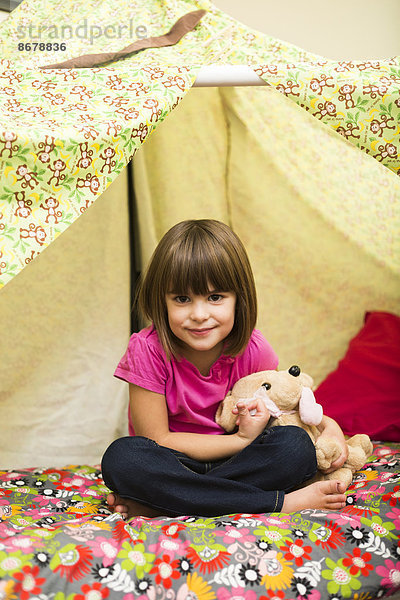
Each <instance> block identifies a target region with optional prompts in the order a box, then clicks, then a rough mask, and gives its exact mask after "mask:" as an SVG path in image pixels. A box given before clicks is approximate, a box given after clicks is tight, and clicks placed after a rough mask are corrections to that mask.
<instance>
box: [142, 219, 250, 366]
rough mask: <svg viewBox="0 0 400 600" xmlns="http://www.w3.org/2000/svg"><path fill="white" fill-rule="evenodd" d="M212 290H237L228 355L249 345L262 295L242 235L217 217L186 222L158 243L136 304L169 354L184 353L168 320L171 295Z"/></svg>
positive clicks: (198, 293) (204, 292)
mask: <svg viewBox="0 0 400 600" xmlns="http://www.w3.org/2000/svg"><path fill="white" fill-rule="evenodd" d="M210 286H211V290H216V291H219V292H235V293H236V308H235V322H234V326H233V329H232V331H231V333H230V334H229V335H228V337H227V338H226V346H225V347H224V354H228V355H231V356H235V355H237V354H240V353H241V352H243V350H244V349H245V347H246V345H247V343H248V341H249V338H250V335H251V333H252V331H253V329H254V327H255V324H256V320H257V296H256V289H255V284H254V277H253V273H252V270H251V266H250V262H249V259H248V256H247V253H246V250H245V248H244V246H243V244H242V242H241V241H240V239H239V238H238V236H237V235H236V234H235V233H234V232H233V231H232V229H230V227H228V226H227V225H225V224H224V223H222V222H220V221H215V220H213V219H198V220H189V221H182V222H181V223H177V224H176V225H174V226H173V227H172V228H171V229H170V230H169V231H167V233H166V234H165V235H164V237H163V238H162V239H161V241H160V242H159V244H158V246H157V248H156V249H155V251H154V253H153V256H152V258H151V260H150V263H149V265H148V268H147V270H146V272H145V274H144V277H143V279H142V282H141V285H140V287H139V290H138V295H137V305H138V308H139V310H140V312H141V313H142V315H143V316H144V317H145V318H148V319H150V320H151V321H152V322H153V324H154V326H155V328H156V330H157V333H158V336H159V339H160V342H161V344H162V346H163V348H164V350H165V352H166V354H167V357H168V358H170V356H171V354H173V355H174V356H179V340H178V338H176V336H175V335H174V334H173V333H172V331H171V329H170V327H169V323H168V313H167V305H166V294H167V293H169V292H173V293H176V294H177V295H187V294H188V293H189V292H190V293H192V294H195V295H206V294H208V292H209V291H210Z"/></svg>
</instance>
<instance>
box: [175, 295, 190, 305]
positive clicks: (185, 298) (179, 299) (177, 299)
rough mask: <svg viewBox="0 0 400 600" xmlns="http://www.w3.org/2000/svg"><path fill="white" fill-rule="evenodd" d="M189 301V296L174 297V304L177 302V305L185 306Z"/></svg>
mask: <svg viewBox="0 0 400 600" xmlns="http://www.w3.org/2000/svg"><path fill="white" fill-rule="evenodd" d="M188 301H189V296H176V297H175V302H177V303H178V304H185V302H188Z"/></svg>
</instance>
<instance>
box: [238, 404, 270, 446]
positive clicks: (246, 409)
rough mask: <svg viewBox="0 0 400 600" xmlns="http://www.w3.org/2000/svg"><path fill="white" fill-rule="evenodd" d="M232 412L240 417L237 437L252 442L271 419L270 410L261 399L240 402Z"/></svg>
mask: <svg viewBox="0 0 400 600" xmlns="http://www.w3.org/2000/svg"><path fill="white" fill-rule="evenodd" d="M232 412H233V413H234V414H237V415H238V418H237V420H236V425H237V426H238V432H237V435H238V436H239V437H242V438H244V439H246V440H250V441H251V442H252V441H253V440H255V439H256V437H257V436H258V435H260V433H262V432H263V431H264V429H265V427H266V426H267V424H268V421H269V417H270V414H269V410H268V409H267V407H266V406H265V404H264V402H263V401H262V400H261V399H260V398H257V399H256V400H251V401H250V402H243V401H241V400H240V401H239V402H238V403H237V405H236V406H235V407H234V408H233V409H232Z"/></svg>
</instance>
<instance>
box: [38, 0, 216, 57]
mask: <svg viewBox="0 0 400 600" xmlns="http://www.w3.org/2000/svg"><path fill="white" fill-rule="evenodd" d="M206 13H207V11H206V10H195V11H192V12H189V13H186V15H183V17H181V18H180V19H178V20H177V22H176V23H175V24H174V25H173V26H172V28H171V29H170V31H168V33H165V34H164V35H159V36H157V37H150V38H144V39H140V40H136V42H134V43H133V44H130V45H129V46H126V48H123V49H122V50H119V51H118V52H101V53H99V54H83V55H82V56H77V57H76V58H70V59H69V60H66V61H64V62H61V63H55V64H52V65H45V66H43V67H40V68H41V69H82V68H87V67H98V66H100V65H102V64H104V63H108V62H114V61H115V60H118V59H120V58H123V57H124V56H128V55H129V54H132V53H133V52H138V51H139V50H144V49H145V48H161V47H163V46H173V45H174V44H176V43H177V42H179V40H180V39H181V38H183V36H184V35H185V34H186V33H188V32H189V31H192V29H194V28H195V27H196V25H197V24H198V22H199V21H200V19H201V18H202V17H204V15H205V14H206Z"/></svg>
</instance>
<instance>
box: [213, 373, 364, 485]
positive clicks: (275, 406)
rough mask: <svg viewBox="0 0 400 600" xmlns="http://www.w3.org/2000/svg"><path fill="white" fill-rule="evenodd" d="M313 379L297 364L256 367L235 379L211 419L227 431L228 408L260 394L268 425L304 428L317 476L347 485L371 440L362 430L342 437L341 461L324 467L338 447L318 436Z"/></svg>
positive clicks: (232, 418)
mask: <svg viewBox="0 0 400 600" xmlns="http://www.w3.org/2000/svg"><path fill="white" fill-rule="evenodd" d="M312 386H313V380H312V378H311V377H310V376H309V375H307V374H306V373H301V371H300V368H299V367H298V366H292V367H290V369H288V370H287V371H260V372H258V373H253V374H252V375H248V376H247V377H243V378H242V379H239V381H237V382H236V383H235V385H234V386H233V389H232V391H231V392H229V393H228V394H227V396H226V397H225V399H224V400H223V401H222V402H221V404H220V405H219V407H218V409H217V412H216V415H215V420H216V422H217V423H218V424H219V425H220V426H221V427H223V429H225V431H227V432H228V433H231V432H232V431H233V430H234V429H235V427H236V420H237V415H235V414H233V413H232V408H233V407H234V406H236V403H237V402H238V401H239V400H242V401H245V402H246V401H249V400H253V399H255V398H261V399H262V400H263V401H264V402H265V404H266V406H267V408H268V410H269V412H270V415H271V419H270V421H269V423H268V427H275V426H277V425H281V426H282V425H296V426H298V427H301V428H302V429H305V431H307V433H308V434H309V436H310V437H311V439H312V441H313V443H314V444H315V450H316V454H317V463H318V468H319V470H320V472H319V474H318V477H317V479H337V480H339V481H343V482H344V483H345V485H346V487H348V486H349V485H350V483H351V482H352V479H353V473H355V471H358V470H359V469H361V468H362V467H363V466H364V465H365V463H366V462H367V458H368V456H369V455H370V454H371V453H372V443H371V440H370V439H369V437H368V436H367V435H365V434H357V435H354V436H353V437H351V438H349V439H347V440H346V443H347V446H348V449H349V455H348V458H347V460H346V462H345V463H344V465H343V466H342V467H341V468H340V469H337V470H336V471H333V472H332V473H329V474H324V473H322V472H321V471H324V470H326V469H328V468H329V467H330V466H331V464H332V463H333V462H334V461H335V460H336V459H337V458H338V457H339V456H340V454H341V449H340V446H339V444H338V442H337V441H336V440H335V439H325V437H322V438H321V437H320V431H319V429H318V425H319V424H320V423H321V420H322V417H323V411H322V406H321V405H320V404H317V402H316V400H315V397H314V394H313V391H312Z"/></svg>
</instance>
